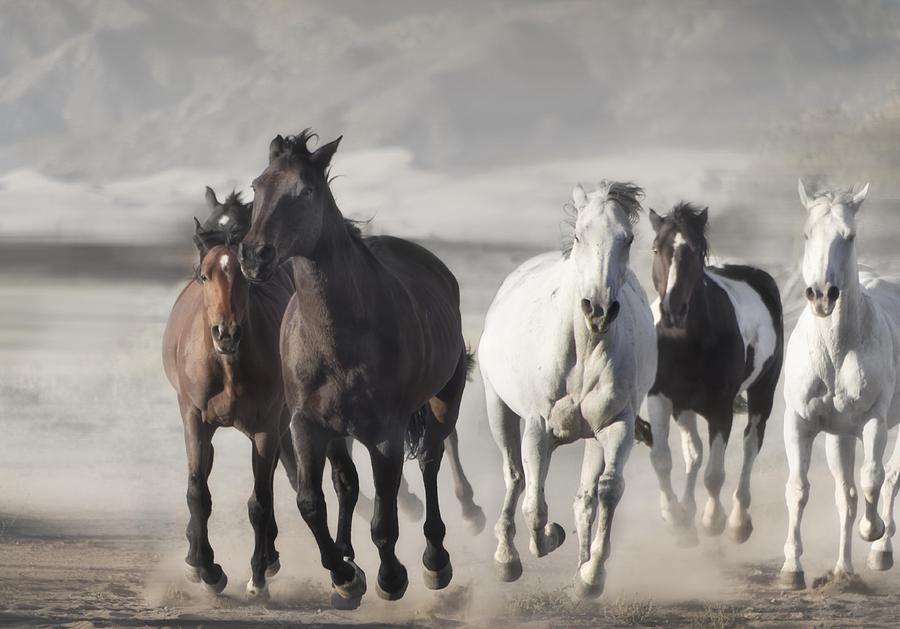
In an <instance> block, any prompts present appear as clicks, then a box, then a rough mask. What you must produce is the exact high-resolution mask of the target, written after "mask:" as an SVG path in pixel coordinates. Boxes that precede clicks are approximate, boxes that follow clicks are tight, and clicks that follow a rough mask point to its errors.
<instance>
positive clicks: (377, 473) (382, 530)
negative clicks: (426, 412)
mask: <svg viewBox="0 0 900 629" xmlns="http://www.w3.org/2000/svg"><path fill="white" fill-rule="evenodd" d="M403 426H404V428H405V423H404V424H403ZM369 454H370V456H371V458H372V476H373V478H374V481H375V515H374V516H373V517H372V541H373V542H374V543H375V547H376V548H378V556H379V558H380V559H381V566H380V567H379V568H378V581H377V587H376V588H375V591H376V592H377V593H378V596H380V597H381V598H383V599H385V600H388V601H396V600H399V599H401V598H403V595H404V594H405V593H406V587H407V586H408V585H409V578H408V577H407V573H406V567H404V565H403V564H402V563H400V560H399V559H397V555H396V553H395V549H396V546H397V538H398V537H399V535H400V528H399V523H398V522H397V491H398V489H399V488H400V477H401V475H402V474H403V438H402V435H394V436H391V437H388V438H387V439H385V440H384V441H382V442H381V443H379V444H377V445H376V446H375V447H372V448H370V449H369Z"/></svg>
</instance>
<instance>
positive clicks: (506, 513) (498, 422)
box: [484, 378, 525, 582]
mask: <svg viewBox="0 0 900 629" xmlns="http://www.w3.org/2000/svg"><path fill="white" fill-rule="evenodd" d="M484 395H485V400H486V402H487V416H488V421H489V422H490V426H491V433H492V434H493V437H494V441H495V442H496V444H497V447H498V448H499V449H500V454H501V456H502V457H503V480H504V482H505V485H506V492H505V494H504V497H503V506H502V507H501V508H500V515H499V517H498V518H497V523H496V524H495V525H494V534H495V535H496V537H497V550H496V552H495V553H494V567H495V569H496V572H497V578H498V579H500V580H501V581H504V582H511V581H515V580H516V579H518V578H519V577H520V576H522V561H521V559H520V558H519V551H518V550H517V549H516V545H515V536H516V505H517V504H518V502H519V497H520V496H521V495H522V491H523V490H524V488H525V470H524V469H523V467H522V434H521V428H520V424H521V419H520V418H519V416H518V415H516V414H515V413H514V412H513V411H512V410H511V409H510V408H509V407H508V406H507V405H506V404H505V403H504V402H503V400H501V399H500V397H499V396H498V395H497V394H496V393H495V392H494V388H493V387H492V386H491V383H490V382H489V381H488V379H487V378H484Z"/></svg>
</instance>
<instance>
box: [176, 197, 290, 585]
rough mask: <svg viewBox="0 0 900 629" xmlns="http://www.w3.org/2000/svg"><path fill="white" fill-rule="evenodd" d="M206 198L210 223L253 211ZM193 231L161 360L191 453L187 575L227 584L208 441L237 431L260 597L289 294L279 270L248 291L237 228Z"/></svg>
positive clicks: (269, 553) (271, 570)
mask: <svg viewBox="0 0 900 629" xmlns="http://www.w3.org/2000/svg"><path fill="white" fill-rule="evenodd" d="M207 201H208V202H209V204H210V207H211V209H212V211H213V215H214V216H219V217H221V216H234V215H235V212H239V211H241V210H240V208H241V207H244V209H245V210H246V211H249V208H246V207H245V206H243V204H242V203H241V202H240V199H239V198H238V196H237V195H234V194H232V195H231V196H229V197H228V199H227V200H226V202H225V203H224V204H221V205H220V204H219V203H218V201H216V199H215V194H214V193H213V192H212V190H209V189H207ZM239 206H240V207H239ZM217 226H218V227H217ZM196 227H197V228H196V231H195V234H194V243H195V244H196V246H197V249H198V251H199V253H200V265H199V266H198V267H197V269H196V272H195V275H194V278H193V280H191V282H190V283H189V284H188V285H187V286H186V287H185V288H184V290H182V291H181V294H180V295H179V296H178V299H177V301H176V302H175V305H174V306H173V308H172V313H171V315H170V316H169V322H168V325H167V326H166V331H165V336H164V339H163V363H164V366H165V371H166V376H167V377H168V379H169V382H171V383H172V386H173V387H174V388H175V391H176V392H177V394H178V405H179V407H180V409H181V416H182V421H183V423H184V440H185V448H186V449H187V460H188V491H187V502H188V508H189V509H190V514H191V518H190V522H189V524H188V527H187V538H188V542H189V544H190V547H189V550H188V554H187V557H186V558H185V561H186V562H187V565H188V578H189V579H191V580H192V581H195V582H198V581H201V580H202V582H203V583H204V584H205V585H206V586H207V588H209V589H210V590H212V591H214V592H216V593H219V592H221V591H222V590H223V589H224V588H225V585H226V583H227V581H228V580H227V578H226V576H225V573H224V572H223V571H222V567H221V566H220V565H219V564H217V563H215V562H214V560H213V549H212V547H211V546H210V543H209V537H208V533H207V521H208V519H209V516H210V513H211V511H212V498H211V496H210V492H209V487H208V485H207V479H208V477H209V473H210V471H211V469H212V464H213V446H212V437H213V434H214V433H215V431H216V429H217V428H218V427H220V426H234V427H235V428H237V429H238V430H240V431H241V432H243V433H244V434H246V435H247V436H248V437H249V438H250V439H251V441H252V442H253V451H252V461H253V478H254V484H253V493H252V495H251V496H250V500H249V501H248V503H247V506H248V511H249V515H250V522H251V523H252V525H253V531H254V535H255V548H254V551H253V557H252V559H251V560H250V565H251V569H252V577H251V579H250V582H249V583H248V585H247V593H248V595H249V596H251V597H266V596H267V595H268V590H267V587H266V577H267V576H272V575H274V574H275V573H276V572H277V571H278V569H279V567H280V564H279V561H278V552H277V551H276V550H275V537H276V536H277V534H278V529H277V526H276V524H275V514H274V511H273V507H272V502H273V501H272V498H273V497H272V480H273V474H274V470H275V466H276V464H277V462H278V459H279V452H280V450H281V449H282V448H281V445H282V435H283V434H285V433H286V432H287V430H288V420H289V416H288V415H287V413H286V409H285V405H284V392H283V387H282V379H281V365H280V362H279V360H278V333H279V329H280V326H281V318H282V315H283V313H284V310H285V307H286V306H287V303H288V300H289V299H290V296H291V295H292V294H293V292H294V289H293V284H292V283H291V278H290V275H289V274H288V272H287V270H285V269H281V270H279V271H277V272H276V273H274V274H273V277H272V278H271V279H270V280H269V281H268V282H266V283H262V284H253V285H250V284H248V282H247V281H246V279H245V278H244V276H243V274H242V273H241V270H240V265H239V263H238V255H237V248H236V246H233V245H232V244H231V243H232V242H234V240H235V239H237V238H240V237H241V236H242V235H243V234H242V233H241V230H240V229H238V230H237V231H235V227H234V224H233V223H232V224H229V223H228V222H227V221H226V222H224V223H219V222H218V221H215V223H214V224H213V225H212V226H210V227H209V229H204V228H203V227H201V225H200V223H199V222H197V226H196ZM285 445H286V446H288V447H285V448H284V455H283V456H282V460H283V463H284V465H285V468H286V469H287V471H288V476H289V477H290V478H291V479H292V482H293V483H296V466H295V464H294V462H293V449H292V448H291V447H290V446H289V444H288V443H287V440H286V443H285Z"/></svg>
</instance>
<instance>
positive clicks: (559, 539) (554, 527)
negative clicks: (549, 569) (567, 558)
mask: <svg viewBox="0 0 900 629" xmlns="http://www.w3.org/2000/svg"><path fill="white" fill-rule="evenodd" d="M550 531H551V534H550V535H548V536H547V537H550V538H552V539H553V543H552V544H551V545H550V548H548V549H547V552H546V553H544V554H545V555H547V554H550V553H552V552H553V551H554V550H556V549H557V548H559V547H560V546H562V545H563V542H565V541H566V530H565V529H564V528H563V527H561V526H560V525H559V524H557V523H556V522H554V523H553V524H551V525H550Z"/></svg>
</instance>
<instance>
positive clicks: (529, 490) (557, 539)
mask: <svg viewBox="0 0 900 629" xmlns="http://www.w3.org/2000/svg"><path fill="white" fill-rule="evenodd" d="M552 452H553V443H552V440H551V436H550V434H549V433H548V432H547V431H546V430H544V427H543V426H542V422H541V420H540V419H531V418H530V419H527V420H526V421H525V434H524V435H522V455H523V457H522V458H523V462H524V463H525V501H524V502H523V503H522V514H523V515H524V516H525V523H526V524H527V525H528V528H529V530H530V531H531V544H530V546H529V548H530V549H531V553H532V554H533V555H534V556H535V557H543V556H544V555H546V554H548V553H551V552H553V551H554V550H556V549H557V548H559V546H560V545H561V544H562V543H563V541H564V540H565V539H566V532H565V531H564V530H563V528H562V527H561V526H560V525H559V524H556V523H555V522H554V523H551V524H548V523H547V500H546V498H545V497H544V483H545V481H546V480H547V472H548V471H549V470H550V456H551V454H552Z"/></svg>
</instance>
